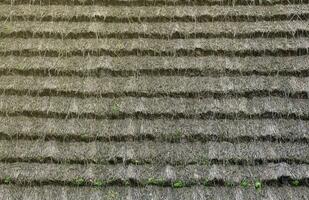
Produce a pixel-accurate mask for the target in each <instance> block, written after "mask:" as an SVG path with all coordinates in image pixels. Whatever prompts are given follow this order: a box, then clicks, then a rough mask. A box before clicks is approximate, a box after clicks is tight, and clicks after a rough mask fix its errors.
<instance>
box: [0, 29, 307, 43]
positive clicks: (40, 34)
mask: <svg viewBox="0 0 309 200" xmlns="http://www.w3.org/2000/svg"><path fill="white" fill-rule="evenodd" d="M308 36H309V30H303V29H302V30H299V29H297V30H295V31H293V32H289V31H278V32H262V31H256V32H253V33H236V34H234V33H220V34H213V33H202V32H196V33H189V34H187V33H182V32H175V33H172V34H169V35H164V34H160V33H151V34H143V33H137V32H134V33H132V32H127V33H126V32H124V33H111V34H102V33H96V32H80V33H72V32H70V33H56V32H31V31H19V32H10V33H3V32H0V38H23V39H27V38H54V39H80V38H120V39H137V38H149V39H162V40H167V39H169V40H170V39H186V38H188V39H192V38H238V39H240V38H261V37H262V38H277V37H281V38H297V37H308Z"/></svg>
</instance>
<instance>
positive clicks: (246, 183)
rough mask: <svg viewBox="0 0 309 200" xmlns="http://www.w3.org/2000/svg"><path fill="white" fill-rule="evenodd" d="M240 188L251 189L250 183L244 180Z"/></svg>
mask: <svg viewBox="0 0 309 200" xmlns="http://www.w3.org/2000/svg"><path fill="white" fill-rule="evenodd" d="M240 186H241V187H242V188H248V187H249V182H248V181H247V180H245V179H244V180H242V181H241V182H240Z"/></svg>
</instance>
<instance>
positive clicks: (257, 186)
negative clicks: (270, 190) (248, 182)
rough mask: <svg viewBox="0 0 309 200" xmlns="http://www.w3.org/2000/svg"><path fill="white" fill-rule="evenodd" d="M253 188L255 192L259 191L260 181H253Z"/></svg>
mask: <svg viewBox="0 0 309 200" xmlns="http://www.w3.org/2000/svg"><path fill="white" fill-rule="evenodd" d="M254 187H255V189H257V190H260V189H261V188H262V182H261V181H255V183H254Z"/></svg>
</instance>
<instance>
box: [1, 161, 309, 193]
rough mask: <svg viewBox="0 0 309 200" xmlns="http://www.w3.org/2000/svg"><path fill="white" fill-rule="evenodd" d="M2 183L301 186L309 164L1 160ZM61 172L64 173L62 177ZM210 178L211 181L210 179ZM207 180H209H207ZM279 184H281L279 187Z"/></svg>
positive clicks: (306, 181)
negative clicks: (113, 162) (96, 162)
mask: <svg viewBox="0 0 309 200" xmlns="http://www.w3.org/2000/svg"><path fill="white" fill-rule="evenodd" d="M0 167H1V169H3V170H2V171H1V173H0V183H2V184H3V183H5V178H6V177H10V183H11V184H12V183H13V184H17V185H32V186H33V185H36V186H38V185H40V186H43V185H68V186H74V185H75V186H95V183H96V182H98V181H100V184H101V185H99V186H98V187H103V186H116V185H120V186H146V185H156V186H173V185H174V183H175V182H182V183H183V187H190V186H197V185H204V184H207V186H217V187H218V186H226V187H235V186H239V185H240V184H241V182H242V181H244V180H246V181H247V184H248V185H247V187H249V186H253V187H254V183H255V181H261V182H262V183H263V184H264V186H265V185H267V186H273V185H277V184H278V185H281V184H291V185H292V182H293V181H294V180H299V183H298V185H297V186H303V185H308V180H309V178H308V174H307V171H308V168H309V167H308V165H304V164H303V165H289V164H287V163H278V164H273V163H270V164H264V165H259V166H235V165H217V164H214V165H204V166H203V165H189V166H180V167H177V166H175V167H172V166H157V165H152V166H150V165H135V166H134V165H128V166H124V165H113V166H110V165H93V164H89V165H83V166H82V165H76V164H71V165H66V164H38V163H0ZM59 174H61V176H59ZM206 181H207V182H206ZM205 182H206V183H205ZM278 185H277V186H278Z"/></svg>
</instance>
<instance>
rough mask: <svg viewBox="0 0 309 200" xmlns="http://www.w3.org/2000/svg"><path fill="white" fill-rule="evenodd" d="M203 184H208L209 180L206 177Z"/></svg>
mask: <svg viewBox="0 0 309 200" xmlns="http://www.w3.org/2000/svg"><path fill="white" fill-rule="evenodd" d="M203 185H204V186H205V187H208V186H209V181H208V180H207V179H205V180H204V183H203Z"/></svg>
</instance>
